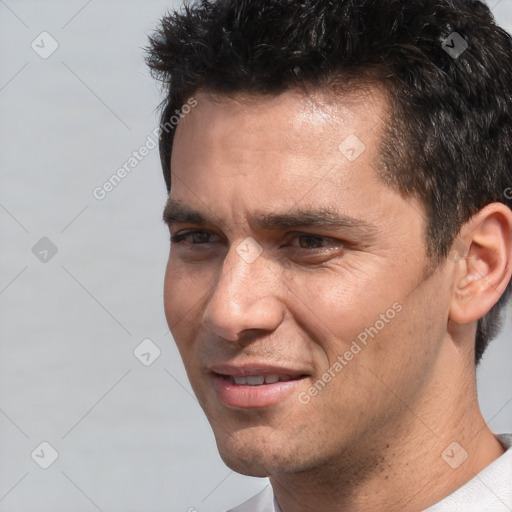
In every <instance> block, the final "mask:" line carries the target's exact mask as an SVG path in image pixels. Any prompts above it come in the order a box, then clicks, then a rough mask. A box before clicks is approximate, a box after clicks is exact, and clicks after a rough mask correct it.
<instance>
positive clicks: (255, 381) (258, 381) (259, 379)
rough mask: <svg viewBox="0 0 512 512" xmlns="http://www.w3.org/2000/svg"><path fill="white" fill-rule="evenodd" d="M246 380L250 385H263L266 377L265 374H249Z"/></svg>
mask: <svg viewBox="0 0 512 512" xmlns="http://www.w3.org/2000/svg"><path fill="white" fill-rule="evenodd" d="M246 380H247V384H249V385H250V386H261V385H262V384H263V383H264V382H265V377H263V375H248V376H247V377H246Z"/></svg>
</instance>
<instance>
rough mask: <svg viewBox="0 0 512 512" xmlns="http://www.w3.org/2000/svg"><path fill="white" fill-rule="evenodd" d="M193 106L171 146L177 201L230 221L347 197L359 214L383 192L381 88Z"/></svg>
mask: <svg viewBox="0 0 512 512" xmlns="http://www.w3.org/2000/svg"><path fill="white" fill-rule="evenodd" d="M195 99H196V101H197V106H196V107H195V108H193V109H192V110H191V112H190V113H188V114H187V115H186V116H184V118H183V119H182V120H181V121H180V124H179V126H178V128H177V131H176V134H175V138H174V145H173V152H172V159H171V171H172V173H171V182H172V187H171V196H172V197H173V198H174V199H176V200H179V201H181V202H186V203H187V204H191V205H193V206H195V207H197V206H199V205H200V204H201V203H203V204H213V203H216V207H217V208H218V207H219V204H218V203H219V202H220V200H222V203H223V205H224V208H225V209H226V211H227V210H228V209H229V207H228V206H227V205H231V207H232V212H231V213H233V214H234V213H235V212H234V209H235V207H236V206H239V207H241V208H249V207H252V208H256V209H257V210H258V211H261V210H265V208H264V207H262V206H265V205H266V206H267V207H268V208H266V209H267V210H268V211H269V212H270V211H272V210H279V211H282V210H283V205H286V204H289V206H290V207H291V206H293V205H295V206H300V207H304V208H308V207H313V206H314V207H319V206H320V207H324V208H332V206H333V202H335V203H340V202H343V201H344V202H345V203H347V201H346V199H347V198H348V196H349V195H350V196H351V202H352V203H353V204H356V203H357V201H358V200H359V201H361V200H362V199H363V197H362V196H363V195H367V194H370V193H371V192H372V191H371V189H372V188H374V187H375V186H376V184H377V183H379V184H380V185H382V182H381V181H380V179H378V171H377V168H378V167H379V161H380V158H379V157H380V151H379V148H380V143H381V137H382V135H381V134H382V127H383V125H384V121H385V119H386V116H387V111H388V108H387V105H388V104H387V100H386V96H385V93H384V92H383V91H382V90H381V89H379V88H377V87H373V88H372V87H365V88H361V89H360V90H350V91H344V92H340V93H339V94H335V93H333V92H330V93H325V92H321V91H310V92H309V93H307V94H305V93H304V92H302V91H287V92H285V93H282V94H280V95H275V96H242V95H238V96H234V97H226V96H219V95H213V94H210V93H206V92H202V93H199V94H197V95H196V96H195ZM344 198H345V199H344ZM262 201H263V202H264V203H265V204H264V205H262V204H261V202H262ZM365 202H367V201H365ZM251 203H252V204H251ZM238 213H240V212H238Z"/></svg>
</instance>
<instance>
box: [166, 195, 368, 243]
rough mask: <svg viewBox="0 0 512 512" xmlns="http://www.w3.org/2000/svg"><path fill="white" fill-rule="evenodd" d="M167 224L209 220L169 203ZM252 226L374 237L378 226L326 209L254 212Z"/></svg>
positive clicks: (178, 202) (199, 222) (205, 221)
mask: <svg viewBox="0 0 512 512" xmlns="http://www.w3.org/2000/svg"><path fill="white" fill-rule="evenodd" d="M163 221H164V222H165V223H166V224H173V223H175V224H196V225H198V226H204V225H206V224H208V220H207V218H206V216H205V215H203V214H202V213H201V212H199V211H197V210H194V209H193V208H190V207H189V206H187V205H185V204H183V203H182V202H180V201H173V200H169V201H168V202H167V204H166V206H165V209H164V212H163ZM251 224H252V225H253V226H255V227H257V228H258V229H261V230H267V231H270V230H276V231H277V230H286V229H296V228H322V229H339V228H347V229H357V230H360V231H363V232H365V234H366V235H374V234H375V233H376V232H377V227H376V226H374V225H373V224H370V223H368V222H366V221H363V220H362V219H355V218H353V217H350V216H348V215H344V214H341V213H338V212H335V211H333V210H329V209H325V208H324V209H314V210H313V209H311V210H304V209H291V210H288V211H286V212H284V213H262V212H256V213H255V214H254V215H253V216H252V220H251Z"/></svg>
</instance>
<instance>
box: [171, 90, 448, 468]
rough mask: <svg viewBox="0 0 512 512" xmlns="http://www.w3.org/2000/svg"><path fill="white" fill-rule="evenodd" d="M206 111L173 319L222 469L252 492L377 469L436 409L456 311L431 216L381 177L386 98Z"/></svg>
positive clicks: (180, 205)
mask: <svg viewBox="0 0 512 512" xmlns="http://www.w3.org/2000/svg"><path fill="white" fill-rule="evenodd" d="M196 99H197V101H198V105H197V106H196V107H195V108H194V109H192V111H191V113H190V114H188V115H187V116H186V117H185V118H184V119H182V121H181V122H180V124H179V127H178V129H177V132H176V135H175V141H174V146H173V148H174V149H173V154H172V162H171V168H172V176H171V179H172V191H171V195H170V201H169V203H168V206H167V211H166V216H167V220H168V224H169V228H170V231H171V235H173V236H175V237H176V238H175V241H174V242H173V243H171V250H170V256H169V263H168V267H167V273H166V280H165V310H166V316H167V320H168V323H169V326H170V328H171V331H172V334H173V336H174V339H175V341H176V343H177V345H178V348H179V350H180V353H181V356H182V358H183V361H184V364H185V367H186V370H187V373H188V376H189V378H190V381H191V384H192V387H193V389H194V392H195V393H196V395H197V397H198V400H199V402H200V404H201V406H202V407H203V409H204V411H205V413H206V415H207V417H208V419H209V421H210V423H211V425H212V428H213V430H214V433H215V436H216V440H217V444H218V447H219V451H220V454H221V456H222V457H223V459H224V461H225V462H226V463H227V464H228V465H229V466H230V467H232V468H233V469H235V470H236V471H239V472H241V473H246V474H251V475H255V476H263V475H269V474H282V473H287V472H297V471H305V470H309V469H313V468H316V467H319V466H320V465H322V464H324V463H326V462H329V461H332V460H334V459H335V458H336V459H337V460H340V459H343V458H344V459H345V460H346V461H347V463H349V462H350V461H354V460H355V458H356V457H357V458H359V459H360V458H361V457H364V456H365V453H366V454H367V455H368V457H371V452H372V449H373V447H375V446H377V445H379V443H380V442H385V440H386V436H387V435H391V433H393V432H394V433H396V432H397V430H398V429H399V428H402V429H406V428H407V424H408V422H410V421H417V419H416V418H414V417H413V415H411V414H410V411H411V410H413V409H414V407H415V404H418V403H419V402H424V401H425V399H428V397H425V396H424V392H425V390H426V389H427V385H428V383H429V382H430V381H431V379H432V376H433V375H435V373H436V366H435V365H436V361H437V358H438V353H439V349H440V346H441V344H442V341H443V339H444V337H445V336H446V325H447V321H448V304H449V296H450V290H449V286H450V285H449V284H447V283H449V279H446V275H443V272H444V273H445V274H446V269H444V270H443V268H444V267H440V268H438V269H437V270H436V271H435V272H434V273H433V274H431V275H430V276H429V277H428V278H426V277H425V268H426V266H427V260H426V256H425V244H424V238H423V233H424V228H425V221H424V217H423V212H424V209H423V207H422V206H421V205H420V203H419V202H418V201H416V200H415V199H413V198H404V197H402V196H401V195H400V194H399V193H397V192H396V191H394V190H393V189H392V188H390V187H389V186H388V185H386V184H385V183H384V182H383V181H382V180H381V179H380V178H379V176H378V172H377V167H378V162H379V144H380V142H381V133H382V126H383V124H382V123H383V119H384V118H385V116H386V106H387V104H386V100H385V96H384V94H383V93H382V92H381V91H380V90H378V89H371V90H369V91H367V93H364V94H363V93H359V94H347V95H342V96H340V97H339V98H338V100H337V104H334V103H332V102H331V101H332V100H331V101H330V100H329V99H328V98H326V97H325V96H323V95H322V94H320V93H318V94H312V95H310V96H305V95H303V94H301V93H298V92H292V91H289V92H286V93H284V94H282V95H280V96H277V97H268V98H267V97H265V98H263V97H262V98H259V99H254V98H253V99H252V100H250V101H247V99H243V98H237V99H228V98H224V99H223V100H222V101H214V100H213V99H212V98H211V97H210V96H209V95H207V94H204V93H200V94H198V95H197V96H196ZM363 144H364V146H363Z"/></svg>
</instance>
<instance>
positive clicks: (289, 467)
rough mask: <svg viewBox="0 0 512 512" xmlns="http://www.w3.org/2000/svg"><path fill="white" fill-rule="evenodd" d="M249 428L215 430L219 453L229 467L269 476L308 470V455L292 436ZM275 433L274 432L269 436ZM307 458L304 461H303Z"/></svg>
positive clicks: (251, 474)
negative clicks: (302, 451)
mask: <svg viewBox="0 0 512 512" xmlns="http://www.w3.org/2000/svg"><path fill="white" fill-rule="evenodd" d="M258 430H260V429H258V428H257V427H256V428H248V429H244V430H241V431H237V432H233V433H232V434H231V435H229V434H228V433H227V432H219V431H217V432H215V439H216V441H217V447H218V450H219V454H220V456H221V458H222V460H223V461H224V463H225V464H226V466H228V467H229V468H230V469H232V470H233V471H236V472H237V473H240V474H242V475H247V476H254V477H268V476H273V475H279V474H289V473H297V472H300V471H304V470H305V469H307V467H308V466H309V464H307V463H306V464H305V462H306V461H307V457H305V454H304V453H301V452H300V446H294V445H292V443H291V442H290V439H293V437H290V436H288V435H287V436H284V437H282V436H279V435H276V432H275V431H274V432H271V431H270V432H269V430H268V429H261V431H259V432H258ZM272 434H274V435H272ZM305 459H306V460H305Z"/></svg>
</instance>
